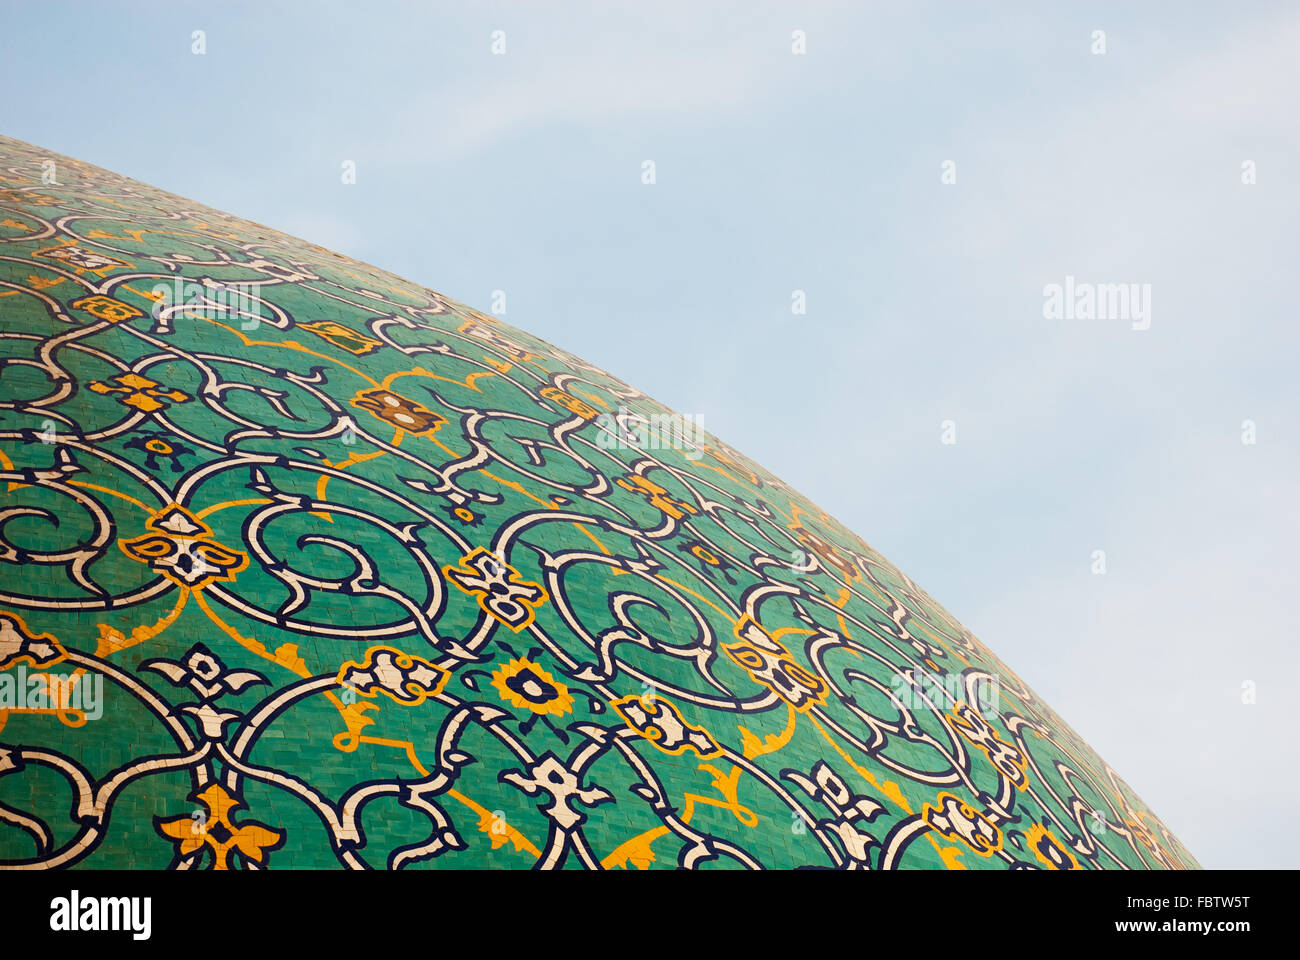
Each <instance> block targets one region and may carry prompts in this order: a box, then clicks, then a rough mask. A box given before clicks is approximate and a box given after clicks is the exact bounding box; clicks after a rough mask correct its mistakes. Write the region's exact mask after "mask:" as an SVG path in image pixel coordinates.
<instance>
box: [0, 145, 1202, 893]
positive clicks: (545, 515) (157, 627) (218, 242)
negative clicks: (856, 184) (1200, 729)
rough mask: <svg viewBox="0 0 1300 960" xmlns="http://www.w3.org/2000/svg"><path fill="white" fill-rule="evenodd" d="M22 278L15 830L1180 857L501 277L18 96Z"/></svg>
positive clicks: (820, 523) (1071, 858) (949, 861)
mask: <svg viewBox="0 0 1300 960" xmlns="http://www.w3.org/2000/svg"><path fill="white" fill-rule="evenodd" d="M0 318H3V323H0V348H2V352H0V481H3V491H2V493H0V867H3V868H17V867H21V868H52V867H68V866H85V867H92V868H142V869H162V868H169V867H172V868H216V869H233V868H256V869H263V868H326V867H328V868H339V867H342V868H392V869H396V868H413V869H415V868H437V867H449V868H461V869H464V868H469V869H527V868H533V867H543V868H556V867H565V868H591V869H599V868H623V869H647V868H664V867H668V868H672V867H685V868H707V869H714V868H749V869H754V868H777V869H787V868H832V869H834V868H869V869H892V868H922V869H944V868H947V869H1013V870H1015V869H1051V870H1060V869H1069V870H1076V869H1084V870H1091V869H1102V868H1136V869H1141V868H1178V867H1195V866H1197V864H1196V862H1195V860H1194V859H1193V858H1192V857H1191V855H1190V854H1189V853H1188V852H1187V850H1185V849H1184V847H1183V846H1182V845H1181V844H1180V843H1179V841H1178V840H1177V839H1176V838H1175V837H1174V836H1173V835H1172V834H1171V833H1170V831H1169V830H1168V829H1167V828H1166V827H1165V826H1164V824H1162V823H1161V821H1160V820H1159V819H1158V818H1157V817H1156V816H1155V815H1154V814H1153V813H1152V812H1151V811H1150V810H1149V809H1148V808H1147V807H1146V806H1145V805H1144V804H1143V802H1142V801H1141V800H1140V799H1139V798H1138V797H1137V796H1136V795H1135V794H1134V792H1133V791H1132V790H1131V789H1130V788H1129V786H1128V785H1127V784H1126V783H1125V782H1124V781H1123V780H1121V779H1120V778H1119V776H1118V775H1117V774H1116V773H1115V772H1114V771H1113V770H1112V769H1111V768H1110V767H1109V766H1107V764H1106V763H1105V762H1104V761H1103V760H1102V759H1101V758H1100V757H1098V756H1097V754H1096V753H1094V752H1093V751H1092V749H1090V748H1089V747H1088V745H1087V744H1086V743H1084V742H1083V741H1082V740H1081V739H1080V737H1079V736H1078V735H1077V734H1075V732H1074V731H1073V730H1071V729H1070V727H1069V726H1067V725H1066V724H1065V723H1064V722H1063V721H1062V720H1061V719H1060V718H1059V717H1058V716H1057V715H1056V714H1055V713H1054V712H1053V711H1052V710H1051V709H1050V708H1049V707H1048V706H1047V705H1046V704H1044V703H1043V702H1042V701H1041V700H1039V699H1038V698H1037V697H1036V696H1035V694H1034V693H1033V691H1032V690H1030V689H1029V688H1028V687H1027V686H1026V685H1025V684H1024V683H1023V682H1022V681H1021V680H1020V679H1019V678H1018V677H1017V676H1016V674H1015V673H1013V672H1012V671H1011V670H1010V669H1008V668H1007V667H1006V666H1004V665H1003V664H1002V662H1001V661H1000V660H999V659H998V658H997V657H996V656H994V655H993V654H992V653H991V652H990V651H989V650H988V649H987V648H985V647H984V645H983V644H981V643H980V642H979V641H978V640H976V638H975V637H974V636H972V635H971V634H970V632H969V631H967V630H966V629H965V628H964V627H962V625H961V624H960V623H958V622H957V621H956V620H955V619H954V618H953V617H952V616H950V615H949V614H948V613H947V612H946V611H945V610H944V609H943V608H942V607H940V606H939V604H938V603H936V602H935V601H934V600H933V599H931V598H930V596H929V595H928V594H927V593H925V592H924V591H923V590H921V589H920V588H919V587H918V586H917V585H916V584H914V583H913V582H912V581H911V580H910V579H909V578H908V577H907V576H906V575H904V574H903V573H902V572H900V571H899V570H897V569H896V568H895V567H894V566H892V565H891V564H890V563H889V562H888V561H887V560H885V559H884V558H883V557H882V556H880V555H879V554H878V553H877V552H876V551H875V550H873V549H872V548H871V547H870V546H868V545H867V544H866V543H865V542H864V541H862V540H861V539H860V538H859V537H857V536H856V535H855V534H853V533H852V532H851V531H849V530H848V529H846V528H845V527H844V526H843V525H842V524H840V523H839V522H837V521H836V520H835V519H834V518H833V517H831V516H828V515H827V514H826V513H825V512H824V511H822V510H820V509H819V508H817V507H816V506H815V505H814V504H813V503H812V502H810V501H809V500H808V499H806V498H805V497H803V496H802V495H801V494H799V493H797V492H796V491H794V490H792V489H790V488H789V487H788V486H786V485H785V484H783V483H782V482H781V481H780V480H778V479H777V478H775V477H773V476H772V475H771V474H770V473H768V472H767V471H765V470H764V469H763V468H762V467H760V466H758V465H756V464H755V463H753V462H751V461H750V460H749V459H747V458H746V457H745V456H743V455H742V454H740V453H738V452H737V451H735V450H733V449H731V448H730V447H728V446H727V445H726V444H725V443H723V442H722V441H721V440H719V439H717V438H716V437H714V436H712V435H709V434H708V433H706V432H704V431H703V430H702V429H700V428H699V424H698V423H697V422H695V421H693V420H692V419H691V418H689V417H682V416H679V415H677V414H675V413H674V412H673V411H671V410H669V409H667V408H665V407H664V406H662V405H661V404H659V403H656V402H655V401H654V400H652V399H651V398H649V397H647V396H646V395H645V394H643V393H641V392H640V391H638V390H636V389H635V388H633V387H630V386H628V385H627V384H625V383H623V382H621V381H619V380H618V379H616V378H615V377H612V376H610V375H609V374H608V373H605V372H604V371H603V370H601V369H599V368H597V367H595V366H592V365H591V364H589V363H586V362H584V361H583V360H581V359H579V358H578V357H576V356H574V355H573V354H571V353H568V352H567V351H565V350H562V349H559V348H557V347H554V346H552V345H551V344H549V343H546V342H544V341H542V340H539V339H538V338H536V337H534V336H531V335H529V334H527V333H525V332H523V331H521V330H518V329H515V328H514V327H511V326H508V325H507V324H505V323H504V322H502V320H501V319H500V318H499V317H496V316H491V315H488V314H485V313H481V312H479V311H477V310H474V309H471V308H469V307H466V306H463V305H461V304H459V303H456V302H454V301H452V300H449V299H448V298H446V297H443V296H442V295H440V294H437V293H435V292H433V291H431V290H428V289H425V288H424V287H422V286H419V285H418V284H414V283H411V282H409V281H406V280H403V279H401V278H399V277H396V276H393V275H392V274H389V273H387V272H385V271H383V270H379V269H377V268H375V267H371V266H368V265H366V264H363V263H359V262H357V261H355V260H352V259H349V258H347V257H344V256H340V255H339V254H336V253H332V252H330V251H328V250H325V249H322V248H321V247H317V246H314V245H312V244H310V243H306V242H304V241H302V240H298V239H295V238H293V237H290V236H287V235H285V234H282V233H279V232H277V231H274V230H271V229H269V228H267V227H264V226H261V225H258V224H255V223H250V222H248V221H245V220H240V219H237V218H235V217H232V216H230V215H227V214H225V213H221V212H219V211H216V210H212V209H209V208H207V207H204V206H201V205H199V204H197V203H194V202H192V201H190V200H185V199H182V198H180V197H177V196H173V195H171V194H167V193H164V192H162V191H160V190H156V189H154V188H151V187H148V186H146V185H143V184H140V183H137V182H135V181H133V180H129V179H127V178H125V177H122V176H119V175H117V174H114V173H110V172H107V171H105V170H101V169H98V168H96V167H93V166H89V165H87V164H84V163H81V162H78V161H75V160H71V159H67V158H64V157H59V156H56V155H53V154H51V153H49V152H48V151H44V150H41V149H39V148H36V147H33V146H30V145H28V144H25V143H21V142H18V141H15V140H10V139H5V138H0ZM774 349H779V347H778V346H777V345H774ZM791 442H794V438H791Z"/></svg>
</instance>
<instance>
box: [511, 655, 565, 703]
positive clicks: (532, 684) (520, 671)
mask: <svg viewBox="0 0 1300 960" xmlns="http://www.w3.org/2000/svg"><path fill="white" fill-rule="evenodd" d="M492 686H494V687H496V689H497V692H498V693H499V694H501V699H502V700H505V701H506V702H507V703H509V704H510V705H511V706H515V707H521V708H523V709H525V710H531V711H532V712H533V713H536V714H544V713H549V714H552V715H554V716H557V717H558V716H560V715H561V714H565V713H572V712H573V695H572V694H570V693H569V688H568V687H566V686H565V685H564V684H562V683H560V682H559V681H558V680H556V679H555V678H554V677H553V676H551V675H550V674H549V673H547V672H546V671H545V670H543V669H542V668H541V667H539V666H538V665H537V664H535V663H533V662H532V661H531V660H526V659H524V658H523V657H520V658H518V659H516V660H511V661H510V662H509V663H507V664H504V665H503V666H500V667H498V668H497V669H496V670H494V671H492Z"/></svg>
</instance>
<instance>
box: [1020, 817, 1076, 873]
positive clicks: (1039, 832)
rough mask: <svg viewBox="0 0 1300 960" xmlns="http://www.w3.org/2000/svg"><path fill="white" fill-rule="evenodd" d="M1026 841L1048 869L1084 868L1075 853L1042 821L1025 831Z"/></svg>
mask: <svg viewBox="0 0 1300 960" xmlns="http://www.w3.org/2000/svg"><path fill="white" fill-rule="evenodd" d="M1025 842H1026V843H1028V844H1029V849H1031V850H1033V851H1034V856H1035V857H1037V858H1038V859H1039V861H1040V862H1041V863H1042V864H1043V865H1044V866H1045V867H1047V869H1048V870H1082V869H1083V868H1082V867H1080V866H1079V861H1078V860H1076V859H1074V854H1072V853H1070V851H1069V850H1067V849H1066V848H1065V846H1064V844H1062V843H1061V841H1060V840H1057V839H1056V837H1055V836H1054V835H1053V833H1052V831H1050V830H1048V829H1047V828H1046V827H1044V826H1043V825H1042V824H1040V823H1036V824H1034V825H1033V826H1032V827H1030V828H1029V830H1028V831H1027V832H1026V833H1025Z"/></svg>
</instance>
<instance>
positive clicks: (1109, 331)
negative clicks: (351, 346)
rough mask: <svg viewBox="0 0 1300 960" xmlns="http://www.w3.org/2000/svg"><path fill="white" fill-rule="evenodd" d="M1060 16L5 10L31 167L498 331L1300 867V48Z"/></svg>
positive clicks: (1116, 756) (675, 8)
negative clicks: (655, 423)
mask: <svg viewBox="0 0 1300 960" xmlns="http://www.w3.org/2000/svg"><path fill="white" fill-rule="evenodd" d="M1051 7H1052V8H1051V9H1048V8H1047V5H1043V4H1034V3H1022V4H1018V3H997V4H991V3H956V2H950V3H915V4H906V5H903V4H888V5H886V4H880V5H874V4H873V5H868V4H863V3H807V2H805V3H799V4H794V3H786V4H777V3H762V2H758V3H756V2H745V3H722V2H714V0H690V2H682V3H678V2H674V0H662V2H660V0H656V2H655V3H652V4H645V3H636V4H633V3H600V4H593V3H585V4H578V3H560V2H556V3H548V4H545V5H543V4H524V3H457V4H450V3H421V4H401V3H394V2H370V3H365V4H359V3H347V4H341V3H340V4H335V3H325V2H321V3H306V2H297V3H294V2H267V3H237V2H224V3H220V4H216V3H201V4H196V3H188V2H170V3H162V2H149V3H146V2H118V3H95V4H91V3H88V2H83V3H61V2H55V0H42V2H40V3H16V2H13V0H0V76H2V77H3V80H4V87H5V90H6V94H5V96H4V98H3V100H2V101H0V133H3V134H5V135H8V136H12V137H16V138H18V139H20V140H26V141H28V142H31V143H35V144H39V145H41V146H43V147H46V148H48V149H50V150H51V151H54V152H57V153H62V154H66V155H69V156H73V157H77V158H79V159H81V160H85V161H87V162H90V163H94V164H97V165H99V166H103V167H106V168H108V169H110V170H114V171H117V172H119V173H123V174H126V175H128V176H131V177H134V178H136V179H138V180H142V181H144V182H146V183H149V184H152V185H155V186H158V187H161V188H163V189H166V190H170V191H172V192H174V193H178V194H180V195H182V196H185V197H189V198H192V199H194V200H198V201H200V202H202V203H205V204H208V205H211V206H214V207H217V208H219V209H222V210H226V211H228V212H230V213H233V214H235V215H238V216H242V217H246V218H248V219H251V220H254V221H258V222H261V223H264V224H267V225H269V226H272V227H275V228H277V229H280V230H283V231H286V232H288V233H291V234H294V235H297V236H301V237H303V238H306V239H308V240H310V241H312V242H314V243H318V244H320V245H322V246H325V247H329V248H331V249H335V250H338V251H339V252H341V253H344V254H347V255H349V256H352V257H355V258H358V259H360V260H363V261H366V262H368V263H371V264H374V265H376V266H379V267H382V268H385V269H387V270H390V271H392V272H393V273H396V274H399V275H401V276H404V277H407V278H408V279H410V280H413V281H416V282H418V283H421V284H424V285H426V286H428V287H431V288H433V289H435V290H438V291H440V292H442V293H444V294H446V295H448V296H450V297H452V298H454V299H457V300H460V301H463V302H465V303H468V304H470V305H472V306H476V307H478V308H480V309H484V310H487V309H489V308H490V306H491V304H492V300H493V296H494V291H503V292H504V294H505V315H504V319H505V320H506V321H508V322H510V323H512V324H514V325H516V326H519V327H521V328H523V329H526V330H528V331H530V332H531V333H533V334H535V335H537V336H540V337H542V338H544V339H546V340H549V341H550V342H552V343H554V344H556V345H558V346H560V347H563V348H565V349H567V350H570V351H572V352H573V353H576V354H578V355H579V356H581V357H583V358H585V359H586V360H588V361H590V362H592V363H595V364H597V365H599V366H601V367H603V368H605V369H607V370H609V371H610V372H611V373H613V374H614V375H616V376H618V377H621V378H622V379H624V380H626V381H628V382H629V383H632V384H634V385H636V386H637V387H638V388H640V389H641V390H643V391H645V392H646V393H648V394H650V395H651V396H653V397H655V398H656V399H657V400H660V401H662V402H664V403H666V404H668V405H669V406H671V407H673V408H675V409H676V410H678V411H680V412H682V413H685V414H689V415H691V416H693V417H695V418H697V419H698V420H699V422H700V424H701V425H702V426H703V427H704V428H705V429H707V430H708V431H710V432H712V433H714V434H716V435H717V436H719V437H720V438H722V439H723V440H725V441H726V442H727V443H729V444H731V445H732V446H734V447H736V448H737V449H739V450H741V451H743V452H745V453H746V454H747V455H749V456H750V457H752V458H753V459H754V460H756V461H758V462H759V463H761V464H763V465H764V466H765V467H767V468H768V469H769V470H771V471H773V472H774V473H775V474H776V475H778V476H780V477H782V478H783V479H785V480H786V481H788V482H789V483H790V484H791V485H793V486H794V487H795V488H797V489H799V490H800V491H801V492H803V493H804V494H806V495H807V496H808V497H810V498H811V499H812V500H813V501H814V502H815V503H817V504H818V505H819V506H821V507H823V508H824V509H826V510H827V511H829V512H830V513H831V514H833V515H835V516H836V517H838V518H839V519H840V520H841V521H843V522H844V523H845V525H847V526H848V527H850V528H851V529H853V530H855V531H856V532H857V533H859V534H860V535H861V536H862V537H863V538H864V539H866V540H867V541H868V542H869V543H870V544H871V545H872V546H873V547H875V548H876V549H877V550H879V551H880V552H882V553H883V554H884V555H885V556H887V557H888V558H890V560H892V561H893V562H894V563H895V564H897V565H898V566H899V567H900V568H901V569H903V570H904V571H906V572H907V573H908V574H909V575H910V576H911V577H912V578H913V579H914V580H915V581H916V582H917V583H919V584H920V585H922V586H923V587H924V588H925V589H926V591H927V592H929V593H930V594H931V595H933V596H934V597H936V598H937V599H938V600H939V601H940V602H941V603H942V604H943V605H944V606H945V607H946V608H947V609H948V610H949V611H950V612H952V613H953V614H954V615H955V616H956V617H957V618H958V619H960V620H961V621H962V622H963V623H964V624H965V625H966V626H967V627H968V628H969V629H970V630H971V631H972V632H974V633H975V634H976V635H977V636H978V637H980V639H981V640H982V641H983V642H985V643H986V644H987V645H988V646H990V647H991V648H992V649H993V650H994V651H995V652H996V653H998V655H999V656H1000V657H1001V658H1002V659H1003V660H1005V661H1006V662H1007V663H1008V664H1009V665H1010V666H1012V668H1013V669H1015V670H1016V672H1017V673H1018V674H1019V675H1020V676H1021V677H1023V678H1024V679H1025V680H1026V681H1027V682H1028V683H1029V684H1030V685H1031V686H1032V687H1033V688H1034V689H1035V690H1036V691H1037V692H1038V693H1039V694H1040V695H1041V696H1042V697H1043V698H1044V699H1045V700H1046V701H1047V702H1048V703H1050V704H1051V705H1052V706H1053V707H1054V708H1055V709H1056V710H1057V711H1058V712H1059V713H1060V714H1061V715H1062V716H1063V717H1065V718H1066V719H1067V720H1068V721H1069V723H1070V724H1071V726H1073V727H1074V728H1075V730H1077V731H1078V732H1079V733H1080V734H1081V735H1082V736H1083V737H1084V738H1085V739H1086V740H1087V741H1088V742H1089V743H1090V744H1091V745H1092V746H1093V747H1094V748H1095V749H1096V750H1097V752H1098V753H1099V754H1101V756H1103V757H1104V758H1106V760H1107V762H1109V763H1110V764H1111V765H1112V766H1113V767H1114V768H1115V769H1116V770H1117V771H1118V772H1119V773H1120V775H1121V776H1123V777H1124V779H1125V780H1127V781H1128V782H1129V784H1130V785H1132V787H1133V788H1134V789H1135V790H1136V791H1137V793H1138V794H1139V795H1140V796H1141V797H1142V798H1143V799H1144V800H1145V801H1146V802H1147V803H1148V804H1149V805H1150V806H1151V807H1152V809H1154V810H1155V811H1156V812H1157V813H1158V814H1159V816H1160V817H1161V818H1162V819H1163V820H1164V821H1165V823H1166V824H1167V825H1168V826H1169V827H1170V829H1171V830H1173V832H1174V833H1175V834H1176V835H1177V836H1178V837H1179V838H1180V839H1181V840H1182V841H1183V842H1184V843H1185V844H1186V845H1187V847H1188V848H1189V849H1190V850H1191V851H1192V853H1193V854H1195V855H1196V856H1197V858H1198V859H1199V860H1200V862H1201V863H1202V864H1203V865H1204V866H1206V867H1295V866H1297V865H1300V832H1298V831H1296V830H1294V829H1291V827H1292V826H1293V823H1294V811H1295V809H1296V808H1297V799H1298V794H1300V767H1298V766H1297V763H1296V760H1297V742H1298V737H1297V733H1296V728H1295V725H1294V720H1293V719H1288V717H1289V715H1288V714H1287V713H1286V710H1287V706H1286V704H1287V703H1288V702H1289V701H1288V700H1287V699H1286V698H1287V697H1288V696H1289V694H1288V693H1287V690H1286V684H1287V683H1289V682H1290V680H1289V679H1288V678H1295V677H1300V656H1298V655H1297V652H1296V649H1297V639H1298V638H1300V605H1298V604H1297V603H1296V595H1297V589H1296V587H1297V582H1300V552H1297V550H1296V549H1295V548H1294V545H1295V544H1296V542H1297V539H1298V537H1297V534H1300V501H1298V500H1297V497H1296V484H1297V477H1300V444H1298V443H1297V412H1300V377H1297V376H1296V357H1297V347H1298V346H1300V327H1297V325H1296V323H1295V322H1294V320H1295V313H1296V299H1295V291H1294V289H1293V287H1294V285H1295V280H1294V271H1295V265H1296V264H1297V263H1300V230H1297V227H1296V224H1297V223H1300V110H1297V108H1296V104H1297V102H1300V56H1297V51H1300V8H1297V7H1296V6H1295V5H1294V4H1290V5H1288V4H1281V3H1268V2H1254V3H1251V4H1246V5H1235V8H1230V6H1229V5H1227V4H1212V3H1196V2H1188V3H1180V4H1178V5H1176V6H1173V5H1169V6H1161V5H1156V4H1120V3H1089V4H1080V3H1066V4H1053V5H1051ZM198 30H201V31H203V34H202V41H203V48H204V52H203V53H201V54H200V53H196V52H194V51H195V43H196V40H195V37H194V32H195V31H198ZM496 31H502V32H503V33H502V34H497V33H496ZM795 31H802V37H803V50H804V52H802V53H799V52H796V48H797V46H798V41H797V40H796V35H795ZM1097 31H1101V32H1102V33H1101V35H1100V37H1099V35H1098V33H1097ZM502 39H504V51H503V52H494V49H493V48H494V44H495V46H496V49H497V50H498V51H499V50H501V49H502V43H501V41H502ZM349 161H350V162H352V163H353V164H355V171H356V178H355V179H356V182H355V183H351V184H345V183H343V182H342V181H343V177H342V175H341V171H342V168H343V164H344V163H345V162H349ZM646 161H652V162H653V164H654V182H653V183H646V182H644V171H645V169H646V168H645V163H646ZM1067 278H1072V279H1071V280H1070V281H1068V282H1069V283H1070V284H1072V285H1073V286H1072V289H1074V291H1075V293H1076V295H1078V294H1079V291H1080V290H1095V289H1097V288H1096V286H1090V285H1110V284H1124V285H1128V284H1135V285H1136V287H1134V288H1128V287H1127V286H1126V287H1125V289H1126V290H1130V289H1131V290H1132V291H1133V292H1134V294H1135V296H1134V298H1133V300H1132V301H1131V302H1130V303H1129V305H1128V307H1129V309H1128V310H1127V312H1126V311H1124V310H1119V309H1112V310H1105V311H1103V310H1097V311H1093V312H1092V315H1090V314H1089V312H1088V311H1087V310H1085V309H1082V307H1081V308H1080V309H1079V310H1069V311H1064V315H1062V312H1059V311H1058V312H1053V311H1052V310H1050V309H1048V308H1047V306H1046V303H1047V300H1048V294H1047V293H1045V290H1046V289H1048V288H1050V286H1051V285H1053V284H1055V285H1059V286H1060V287H1062V288H1064V287H1065V286H1066V284H1067ZM795 291H803V296H804V298H805V303H806V312H805V313H802V314H800V313H795V312H794V310H793V307H794V303H795V299H794V298H795ZM1084 295H1086V294H1084ZM1074 302H1075V301H1072V303H1074ZM1078 302H1079V303H1080V304H1081V301H1078ZM1139 305H1141V309H1140V310H1139V309H1138V306H1139ZM1111 306H1113V307H1114V306H1117V305H1116V304H1111ZM1246 421H1249V422H1250V424H1249V425H1245V422H1246ZM1252 431H1253V437H1252V436H1251V432H1252ZM1252 439H1253V442H1245V441H1246V440H1252ZM945 441H955V442H945ZM1096 551H1104V557H1103V558H1101V559H1104V572H1099V570H1098V567H1099V555H1098V554H1097V553H1096Z"/></svg>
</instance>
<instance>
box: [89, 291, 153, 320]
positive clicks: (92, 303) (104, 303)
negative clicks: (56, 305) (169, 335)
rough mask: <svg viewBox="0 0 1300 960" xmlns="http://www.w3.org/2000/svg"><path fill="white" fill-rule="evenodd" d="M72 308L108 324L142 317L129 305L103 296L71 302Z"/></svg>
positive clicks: (140, 313)
mask: <svg viewBox="0 0 1300 960" xmlns="http://www.w3.org/2000/svg"><path fill="white" fill-rule="evenodd" d="M72 308H73V309H74V310H85V311H86V312H87V313H88V314H90V315H91V316H92V317H98V318H99V319H100V320H107V321H108V322H109V323H120V322H121V321H123V320H134V319H135V318H136V317H143V316H144V313H143V311H140V310H137V309H136V308H135V307H133V306H131V304H129V303H123V302H122V301H121V300H117V299H114V298H113V297H105V296H94V297H82V298H81V299H80V300H73V301H72Z"/></svg>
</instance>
